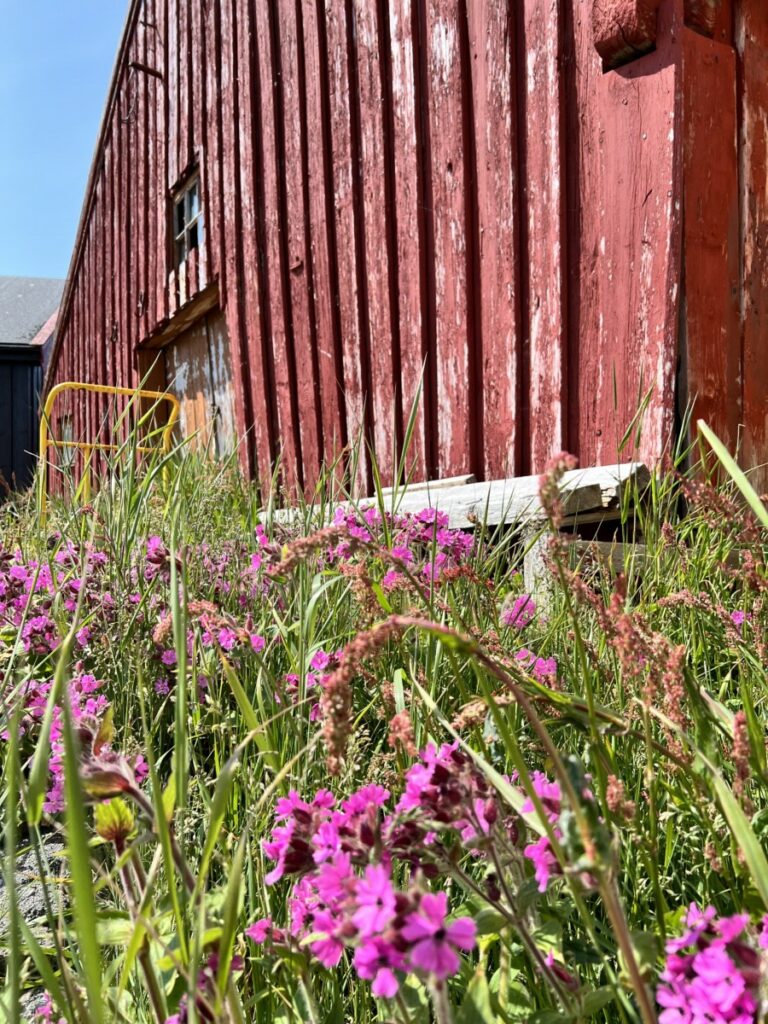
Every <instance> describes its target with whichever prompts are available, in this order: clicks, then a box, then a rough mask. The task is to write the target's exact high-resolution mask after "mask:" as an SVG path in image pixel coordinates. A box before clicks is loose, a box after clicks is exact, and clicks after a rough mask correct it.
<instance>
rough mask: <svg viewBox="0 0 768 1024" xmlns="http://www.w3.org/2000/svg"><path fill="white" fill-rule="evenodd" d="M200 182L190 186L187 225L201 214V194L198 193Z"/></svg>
mask: <svg viewBox="0 0 768 1024" xmlns="http://www.w3.org/2000/svg"><path fill="white" fill-rule="evenodd" d="M198 185H199V182H197V181H196V182H194V184H192V185H190V187H189V192H187V223H189V221H191V220H194V219H195V217H196V216H197V215H198V213H199V212H200V194H199V192H198Z"/></svg>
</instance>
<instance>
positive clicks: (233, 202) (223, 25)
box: [220, 5, 254, 473]
mask: <svg viewBox="0 0 768 1024" xmlns="http://www.w3.org/2000/svg"><path fill="white" fill-rule="evenodd" d="M220 29H221V69H220V70H221V78H220V90H221V91H220V97H221V111H220V120H221V126H222V135H221V189H222V191H223V194H224V206H223V220H222V223H221V231H222V234H223V236H224V237H225V238H227V239H229V244H228V245H226V246H225V248H224V260H225V262H224V266H223V268H222V270H223V271H224V272H225V276H226V280H227V281H228V282H232V287H231V290H229V291H228V293H227V294H228V298H227V302H226V305H224V306H223V308H224V310H225V313H226V319H227V328H228V331H229V338H230V349H231V351H230V358H231V362H232V384H233V390H234V396H235V407H236V409H237V419H238V422H239V423H241V424H243V425H247V427H248V428H250V426H251V423H252V421H253V410H252V406H251V392H250V373H251V366H250V361H249V352H248V344H247V340H248V339H247V338H246V335H245V330H244V327H245V324H244V318H243V301H242V299H243V295H242V276H243V254H242V247H241V246H242V218H241V194H240V177H239V160H240V121H239V79H238V75H237V63H236V61H237V52H238V25H237V17H236V11H235V8H234V6H227V5H224V6H223V7H222V11H221V22H220ZM243 432H244V431H243ZM240 456H241V460H242V464H243V468H244V469H245V470H246V471H247V472H251V473H252V472H253V471H254V458H253V438H252V435H251V433H250V432H249V433H248V434H247V435H246V437H245V439H244V441H243V444H242V446H241V449H240Z"/></svg>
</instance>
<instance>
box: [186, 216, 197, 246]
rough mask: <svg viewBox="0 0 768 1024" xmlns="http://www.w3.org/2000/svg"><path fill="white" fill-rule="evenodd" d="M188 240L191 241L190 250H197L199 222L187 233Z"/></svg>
mask: <svg viewBox="0 0 768 1024" xmlns="http://www.w3.org/2000/svg"><path fill="white" fill-rule="evenodd" d="M187 238H188V240H189V248H190V249H196V248H197V222H195V223H194V224H193V225H192V227H191V228H190V229H189V231H188V233H187Z"/></svg>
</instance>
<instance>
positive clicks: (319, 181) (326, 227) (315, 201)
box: [302, 0, 347, 461]
mask: <svg viewBox="0 0 768 1024" xmlns="http://www.w3.org/2000/svg"><path fill="white" fill-rule="evenodd" d="M302 27H303V42H304V65H305V92H306V112H307V114H306V116H307V132H306V134H307V187H308V200H309V209H308V218H307V219H308V245H309V264H310V267H311V272H312V307H313V311H314V331H315V345H316V347H317V358H318V370H319V386H320V394H319V399H318V400H319V403H320V411H321V415H322V439H323V457H324V459H325V460H326V461H329V460H331V459H333V458H334V457H335V456H336V455H338V454H339V452H340V451H341V449H342V447H343V446H344V445H345V444H346V440H347V424H346V417H345V415H344V405H343V401H342V395H343V392H342V388H343V384H342V381H343V373H344V371H343V356H342V351H341V333H340V326H339V324H338V303H337V301H336V299H337V280H336V231H335V227H336V225H335V215H334V210H333V169H332V163H331V159H330V156H331V154H330V147H329V142H330V137H329V132H330V107H329V101H328V73H327V63H326V57H325V13H324V9H323V6H322V0H315V2H312V3H308V4H306V6H305V7H304V8H303V15H302Z"/></svg>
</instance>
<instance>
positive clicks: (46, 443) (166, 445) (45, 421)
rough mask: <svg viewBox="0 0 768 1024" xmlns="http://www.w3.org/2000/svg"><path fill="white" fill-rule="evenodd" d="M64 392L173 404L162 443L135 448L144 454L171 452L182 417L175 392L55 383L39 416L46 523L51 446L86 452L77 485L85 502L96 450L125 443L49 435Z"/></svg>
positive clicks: (115, 448)
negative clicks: (64, 439)
mask: <svg viewBox="0 0 768 1024" xmlns="http://www.w3.org/2000/svg"><path fill="white" fill-rule="evenodd" d="M62 391H95V392H97V393H98V394H102V395H114V396H118V395H125V396H128V397H135V398H149V399H152V400H153V401H154V402H155V403H157V402H169V403H170V406H171V414H170V416H169V417H168V423H167V424H166V425H165V427H164V428H163V432H162V442H163V443H162V444H161V445H159V446H155V447H152V446H148V445H139V446H137V447H136V448H135V451H137V452H140V453H142V454H153V453H157V452H166V453H167V452H169V451H170V450H171V437H172V434H173V428H174V427H175V426H176V423H177V422H178V419H179V400H178V399H177V398H176V397H175V396H174V395H169V394H167V393H166V392H164V391H143V390H141V389H139V390H136V389H134V388H116V387H110V386H109V385H108V384H83V383H81V382H79V381H71V380H68V381H63V382H62V383H61V384H55V385H54V386H53V387H52V388H51V390H50V391H49V392H48V396H47V398H46V400H45V405H44V406H43V413H42V416H41V417H40V449H39V450H40V459H41V461H42V468H41V472H40V522H41V523H42V524H43V525H44V524H45V521H46V518H47V514H48V449H49V448H62V449H64V448H75V449H79V450H80V451H82V452H84V453H85V458H84V466H83V477H82V480H81V481H80V485H79V486H78V491H77V493H78V494H82V496H83V497H84V498H85V500H86V501H88V499H89V498H90V495H91V458H92V456H93V453H94V452H95V451H99V452H117V451H120V449H121V448H122V447H124V446H123V445H119V444H104V443H102V442H97V441H61V440H56V439H55V438H52V437H50V435H49V423H50V420H51V412H52V411H53V405H54V402H55V401H56V399H57V397H58V396H59V395H60V394H61V393H62Z"/></svg>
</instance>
